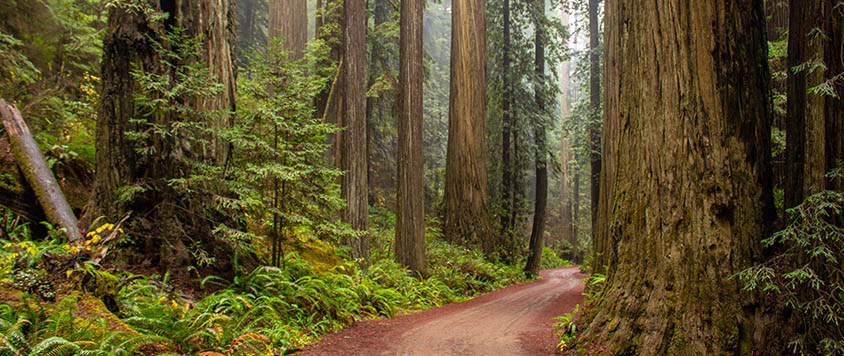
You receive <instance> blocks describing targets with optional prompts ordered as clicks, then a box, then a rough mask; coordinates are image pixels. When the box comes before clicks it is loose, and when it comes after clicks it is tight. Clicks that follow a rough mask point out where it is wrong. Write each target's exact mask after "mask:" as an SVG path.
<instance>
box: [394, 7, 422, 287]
mask: <svg viewBox="0 0 844 356" xmlns="http://www.w3.org/2000/svg"><path fill="white" fill-rule="evenodd" d="M424 11H425V0H404V1H402V2H401V44H400V46H401V56H400V62H401V63H400V69H399V83H401V94H400V100H401V102H400V105H401V116H399V142H398V152H397V161H398V162H397V165H398V176H397V177H398V189H397V195H398V204H397V205H398V209H397V210H398V212H397V214H396V260H397V261H398V262H399V263H401V264H403V265H405V266H407V267H409V268H410V269H411V270H413V271H422V270H424V269H425V196H424V194H423V193H424V192H423V188H422V187H423V185H424V178H425V177H424V172H423V171H422V161H423V160H424V159H423V158H424V157H423V155H422V77H423V73H422V71H423V66H422V54H423V53H422V13H423V12H424Z"/></svg>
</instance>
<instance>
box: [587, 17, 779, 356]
mask: <svg viewBox="0 0 844 356" xmlns="http://www.w3.org/2000/svg"><path fill="white" fill-rule="evenodd" d="M606 4H607V5H606V14H607V17H606V24H607V25H606V29H607V32H606V37H605V39H606V40H605V54H606V59H605V63H606V85H605V88H606V95H605V105H604V107H605V115H604V131H603V132H604V134H603V152H604V155H603V163H604V169H603V170H602V172H601V197H600V205H599V209H598V214H599V215H598V222H599V223H598V225H597V230H598V231H597V234H598V238H599V239H608V240H609V239H611V241H612V242H613V244H612V245H611V246H612V252H611V253H610V254H609V256H608V257H610V258H609V272H608V273H609V274H608V276H607V280H606V282H605V283H606V285H605V287H604V289H603V292H602V295H601V297H600V299H599V300H598V301H597V302H596V304H595V307H596V308H595V312H594V315H591V316H589V317H588V319H586V322H587V324H588V327H587V329H586V330H585V332H584V334H583V336H582V337H583V340H589V342H593V343H595V344H599V345H601V346H602V347H604V348H606V349H607V351H609V352H610V353H613V354H638V355H645V356H647V355H717V354H750V353H751V352H752V350H751V349H750V347H751V343H752V340H751V332H750V330H753V327H754V320H753V318H752V315H751V314H752V313H753V309H754V305H753V300H752V298H748V297H747V296H745V295H742V293H741V292H740V289H741V284H740V282H739V281H738V280H736V279H734V278H731V276H732V275H734V274H735V273H736V272H738V271H740V270H741V269H743V268H745V267H746V266H748V265H749V264H750V263H751V259H752V256H753V255H754V254H755V253H758V251H759V242H758V241H759V237H760V236H764V235H765V234H766V225H767V224H768V222H769V221H770V220H771V219H772V218H773V217H774V209H773V199H772V192H771V174H770V173H771V168H770V156H771V151H770V125H771V122H770V111H771V108H770V101H769V96H768V80H769V73H768V69H767V68H768V67H767V65H766V64H767V58H766V56H765V53H766V51H765V46H766V40H765V33H764V31H765V26H764V19H765V18H764V13H763V8H764V7H763V6H762V1H761V0H756V1H745V2H739V3H736V2H731V1H711V2H701V1H694V0H686V1H680V2H676V1H656V2H651V3H647V4H645V3H640V4H638V5H637V6H629V5H630V4H629V2H626V1H621V0H608V1H607V3H606ZM667 9H673V10H672V11H667ZM634 20H635V21H634ZM643 53H645V54H647V55H642V54H643Z"/></svg>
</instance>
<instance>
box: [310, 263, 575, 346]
mask: <svg viewBox="0 0 844 356" xmlns="http://www.w3.org/2000/svg"><path fill="white" fill-rule="evenodd" d="M540 276H541V277H542V279H540V280H537V281H534V282H531V283H527V284H522V285H517V286H512V287H508V288H504V289H500V290H497V291H495V292H491V293H487V294H484V295H482V296H480V297H477V298H475V299H472V300H468V301H465V302H462V303H457V304H451V305H446V306H443V307H440V308H434V309H429V310H426V311H422V312H418V313H413V314H409V315H404V316H399V317H396V318H391V319H379V320H367V321H361V322H357V323H355V325H353V326H352V327H351V328H349V329H346V330H343V331H341V332H339V333H336V334H333V335H329V336H327V337H325V339H323V341H322V342H320V343H319V344H316V345H314V346H311V347H309V348H307V349H305V350H303V351H302V352H299V353H296V354H295V355H296V356H366V355H372V356H375V355H378V356H387V355H400V356H416V355H420V356H421V355H424V356H452V355H453V356H457V355H460V356H470V355H478V356H481V355H483V356H494V355H501V356H519V355H530V356H533V355H555V354H557V353H556V350H555V349H556V345H557V338H556V336H555V335H554V327H553V324H554V320H553V319H552V318H554V317H557V316H560V315H563V314H565V313H568V312H571V311H572V310H573V309H574V306H575V305H576V304H579V303H582V302H583V296H582V292H583V283H582V282H581V281H580V280H581V279H582V278H584V277H586V275H585V274H581V273H579V271H578V267H566V268H559V269H552V270H544V271H542V272H540Z"/></svg>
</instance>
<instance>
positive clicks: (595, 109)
mask: <svg viewBox="0 0 844 356" xmlns="http://www.w3.org/2000/svg"><path fill="white" fill-rule="evenodd" d="M599 2H600V0H589V113H590V115H589V117H590V121H589V148H590V153H589V162H590V169H591V173H590V174H591V176H590V182H591V195H590V197H591V199H590V202H591V205H590V207H591V208H590V210H591V212H592V252H593V255H594V256H595V258H594V259H593V261H592V266H593V271H595V272H601V271H603V269H604V266H605V265H606V264H607V262H608V260H607V256H606V254H607V253H608V250H609V246H608V244H609V241H602V240H600V239H599V237H598V235H597V234H596V231H597V230H598V228H597V224H598V198H599V196H600V191H601V52H600V45H601V43H600V41H599V37H598V36H599V34H598V21H599V19H598V3H599Z"/></svg>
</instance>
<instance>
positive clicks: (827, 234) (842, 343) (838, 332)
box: [737, 171, 844, 355]
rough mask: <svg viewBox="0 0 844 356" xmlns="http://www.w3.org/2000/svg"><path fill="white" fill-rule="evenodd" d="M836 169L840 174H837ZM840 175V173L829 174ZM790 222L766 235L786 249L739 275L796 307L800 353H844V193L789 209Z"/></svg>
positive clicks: (794, 343)
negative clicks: (779, 229) (770, 234)
mask: <svg viewBox="0 0 844 356" xmlns="http://www.w3.org/2000/svg"><path fill="white" fill-rule="evenodd" d="M836 173H838V175H837V176H836ZM834 177H838V178H839V179H840V177H841V176H840V172H837V171H835V172H833V173H832V174H831V175H830V176H829V178H830V179H834ZM787 213H788V215H789V223H788V225H787V226H786V227H785V228H784V229H782V230H781V231H778V232H776V233H774V234H773V235H772V236H770V237H768V238H766V239H764V240H763V241H762V242H763V244H764V245H765V246H766V247H769V248H774V247H776V248H779V249H782V252H781V253H778V254H777V255H775V256H774V257H773V258H771V259H770V260H768V261H766V262H765V263H762V264H759V265H756V266H753V267H750V268H747V269H745V270H743V271H741V272H740V273H738V274H737V277H738V278H739V279H740V280H741V281H742V282H743V283H744V289H745V290H749V291H753V290H759V291H761V292H762V293H763V294H767V295H772V296H775V297H776V300H777V301H779V302H780V303H782V305H783V306H784V307H785V308H786V309H789V310H791V311H793V316H794V318H793V320H795V322H796V323H798V325H797V330H799V331H798V335H797V336H796V337H795V338H794V339H793V340H791V341H790V342H789V344H788V345H789V347H790V348H791V351H792V352H794V353H796V354H799V355H842V354H844V307H842V306H844V192H839V191H822V192H819V193H816V194H813V195H811V196H809V197H808V198H806V200H804V201H803V203H802V204H800V205H798V206H795V207H794V208H791V209H788V210H787Z"/></svg>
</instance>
